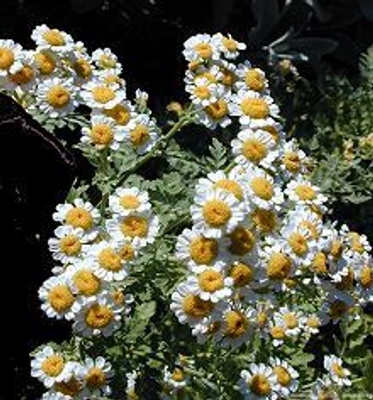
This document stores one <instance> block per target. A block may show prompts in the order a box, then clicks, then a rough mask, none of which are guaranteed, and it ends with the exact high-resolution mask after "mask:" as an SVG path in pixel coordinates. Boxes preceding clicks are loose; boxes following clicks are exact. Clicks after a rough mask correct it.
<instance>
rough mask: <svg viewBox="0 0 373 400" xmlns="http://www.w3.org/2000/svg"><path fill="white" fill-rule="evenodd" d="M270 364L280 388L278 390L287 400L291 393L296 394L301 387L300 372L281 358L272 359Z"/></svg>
mask: <svg viewBox="0 0 373 400" xmlns="http://www.w3.org/2000/svg"><path fill="white" fill-rule="evenodd" d="M270 364H271V367H272V369H273V372H274V373H275V375H276V379H277V383H278V384H279V386H280V387H279V390H278V393H279V394H280V396H281V397H283V398H287V397H288V396H290V395H291V393H295V392H296V391H297V389H298V386H299V380H298V378H299V374H298V372H297V371H296V370H295V369H294V368H293V367H292V366H291V365H290V364H289V363H288V362H287V361H285V360H280V359H279V358H272V359H270Z"/></svg>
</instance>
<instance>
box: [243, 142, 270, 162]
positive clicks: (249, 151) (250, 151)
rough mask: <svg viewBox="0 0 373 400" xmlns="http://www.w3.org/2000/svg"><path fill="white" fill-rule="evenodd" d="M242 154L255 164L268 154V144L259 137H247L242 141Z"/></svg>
mask: <svg viewBox="0 0 373 400" xmlns="http://www.w3.org/2000/svg"><path fill="white" fill-rule="evenodd" d="M242 154H243V155H244V156H245V158H247V159H248V160H249V161H251V162H252V163H254V164H257V163H259V162H260V161H262V160H263V158H265V157H266V156H267V154H268V149H267V146H266V145H265V144H264V143H263V142H262V141H260V140H259V139H255V138H252V139H247V140H245V141H244V142H243V143H242Z"/></svg>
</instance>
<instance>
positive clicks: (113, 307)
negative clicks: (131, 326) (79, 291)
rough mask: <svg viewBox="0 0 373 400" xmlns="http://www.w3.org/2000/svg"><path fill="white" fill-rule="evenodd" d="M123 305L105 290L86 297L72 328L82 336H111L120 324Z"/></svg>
mask: <svg viewBox="0 0 373 400" xmlns="http://www.w3.org/2000/svg"><path fill="white" fill-rule="evenodd" d="M122 311H123V307H122V306H120V305H118V304H117V303H115V302H114V300H113V299H112V297H111V296H110V295H109V294H108V293H107V292H102V293H101V294H100V295H98V296H97V297H94V298H88V299H87V301H86V302H85V304H84V306H83V307H82V309H81V310H80V312H79V313H78V314H77V315H76V317H75V321H74V324H73V330H74V331H75V333H76V334H78V335H81V336H83V337H92V336H101V335H102V336H104V337H108V336H111V335H112V334H113V333H114V332H115V331H116V330H117V329H119V328H120V326H121V314H122Z"/></svg>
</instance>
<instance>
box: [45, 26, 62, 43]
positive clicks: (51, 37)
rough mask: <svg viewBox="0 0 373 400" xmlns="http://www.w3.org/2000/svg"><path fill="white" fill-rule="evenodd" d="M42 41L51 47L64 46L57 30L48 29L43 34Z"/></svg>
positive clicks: (60, 34)
mask: <svg viewBox="0 0 373 400" xmlns="http://www.w3.org/2000/svg"><path fill="white" fill-rule="evenodd" d="M43 39H44V40H45V41H46V42H47V43H48V44H50V45H51V46H64V45H65V44H66V42H65V39H64V37H63V35H62V33H61V32H60V31H59V30H58V29H50V30H49V31H47V32H45V33H44V34H43Z"/></svg>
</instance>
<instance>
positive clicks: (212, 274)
mask: <svg viewBox="0 0 373 400" xmlns="http://www.w3.org/2000/svg"><path fill="white" fill-rule="evenodd" d="M198 284H199V287H200V288H201V289H202V290H203V291H204V292H209V293H213V292H216V291H217V290H219V289H222V288H223V287H224V278H223V275H222V274H221V273H220V272H218V271H214V270H206V271H203V272H202V273H201V274H200V275H199V276H198Z"/></svg>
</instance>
